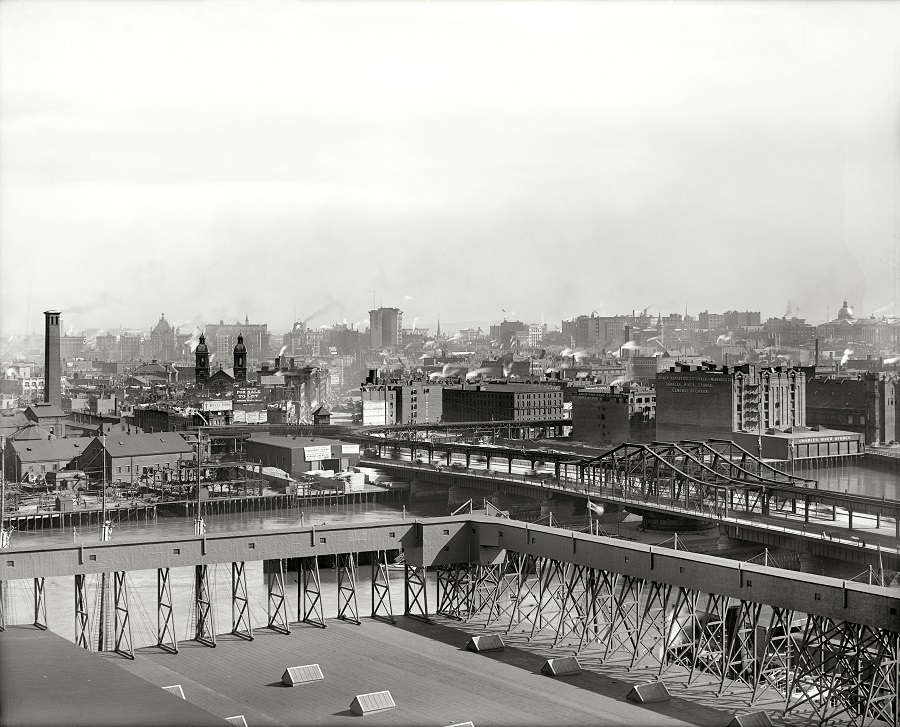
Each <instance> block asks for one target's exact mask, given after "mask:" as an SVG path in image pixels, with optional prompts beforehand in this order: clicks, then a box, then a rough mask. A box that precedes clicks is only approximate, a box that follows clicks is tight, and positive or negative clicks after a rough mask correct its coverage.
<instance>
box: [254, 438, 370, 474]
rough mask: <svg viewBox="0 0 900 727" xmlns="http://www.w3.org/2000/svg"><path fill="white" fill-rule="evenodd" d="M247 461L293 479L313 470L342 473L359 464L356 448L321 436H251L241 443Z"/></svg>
mask: <svg viewBox="0 0 900 727" xmlns="http://www.w3.org/2000/svg"><path fill="white" fill-rule="evenodd" d="M244 455H245V456H246V459H247V461H249V462H253V463H256V464H260V465H262V466H263V467H277V468H278V469H281V470H284V471H285V472H287V473H288V474H289V475H291V476H292V477H297V476H299V475H301V474H303V473H305V472H310V471H312V470H334V471H335V472H343V471H345V470H348V469H350V468H351V467H355V466H356V465H357V464H358V463H359V445H358V444H349V443H347V442H341V441H339V440H336V439H324V438H322V437H277V436H271V435H268V434H263V435H253V436H252V437H251V438H250V439H248V440H247V441H246V442H244Z"/></svg>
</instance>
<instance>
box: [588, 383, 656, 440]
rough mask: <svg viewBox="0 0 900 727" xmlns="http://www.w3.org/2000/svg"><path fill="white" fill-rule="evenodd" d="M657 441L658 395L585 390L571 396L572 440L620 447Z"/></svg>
mask: <svg viewBox="0 0 900 727" xmlns="http://www.w3.org/2000/svg"><path fill="white" fill-rule="evenodd" d="M655 438H656V392H655V391H654V390H653V389H652V388H650V387H646V386H632V385H626V386H604V387H586V388H583V389H581V390H579V391H576V392H574V393H573V394H572V439H575V440H577V441H579V442H589V443H591V444H621V443H623V442H652V441H653V440H654V439H655Z"/></svg>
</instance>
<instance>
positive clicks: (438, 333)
mask: <svg viewBox="0 0 900 727" xmlns="http://www.w3.org/2000/svg"><path fill="white" fill-rule="evenodd" d="M435 335H436V336H440V335H441V318H440V316H438V327H437V333H436V334H435Z"/></svg>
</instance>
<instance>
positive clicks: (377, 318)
mask: <svg viewBox="0 0 900 727" xmlns="http://www.w3.org/2000/svg"><path fill="white" fill-rule="evenodd" d="M402 328H403V311H402V310H400V309H399V308H378V309H376V310H370V311H369V342H370V343H369V345H370V346H371V347H372V348H374V349H379V348H399V347H400V335H401V330H402Z"/></svg>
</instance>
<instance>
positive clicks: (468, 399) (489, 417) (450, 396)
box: [443, 383, 564, 422]
mask: <svg viewBox="0 0 900 727" xmlns="http://www.w3.org/2000/svg"><path fill="white" fill-rule="evenodd" d="M443 393H444V398H443V421H445V422H483V421H533V420H539V419H562V418H563V417H564V413H563V392H562V389H559V388H557V387H554V386H540V385H533V384H516V383H507V384H475V385H473V386H470V385H465V384H461V385H459V386H445V387H444V389H443Z"/></svg>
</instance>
